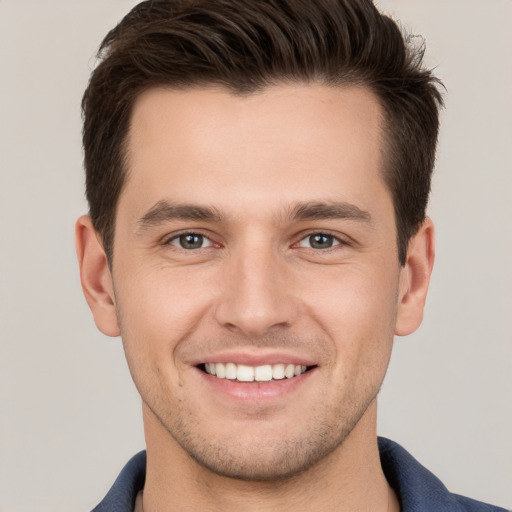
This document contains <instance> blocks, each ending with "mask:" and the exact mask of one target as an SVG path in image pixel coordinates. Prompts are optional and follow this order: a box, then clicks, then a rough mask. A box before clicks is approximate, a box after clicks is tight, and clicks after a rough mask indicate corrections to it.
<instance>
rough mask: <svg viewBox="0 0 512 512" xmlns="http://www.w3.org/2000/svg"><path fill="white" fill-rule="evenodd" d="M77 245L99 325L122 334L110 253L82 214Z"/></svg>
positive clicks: (83, 278) (83, 280) (85, 289)
mask: <svg viewBox="0 0 512 512" xmlns="http://www.w3.org/2000/svg"><path fill="white" fill-rule="evenodd" d="M75 245H76V254H77V257H78V265H79V267H80V281H81V283H82V290H83V292H84V296H85V300H86V301H87V304H89V307H90V308H91V311H92V314H93V316H94V321H95V322H96V326H97V327H98V329H99V330H100V331H101V332H103V333H104V334H106V335H107V336H119V334H120V330H119V324H118V322H117V315H116V307H115V297H114V287H113V283H112V276H111V273H110V269H109V266H108V261H107V256H106V254H105V251H104V249H103V244H102V243H101V239H100V236H99V234H98V232H97V231H96V230H95V229H94V226H93V224H92V221H91V218H90V217H89V216H88V215H83V216H82V217H80V218H79V219H78V220H77V222H76V225H75Z"/></svg>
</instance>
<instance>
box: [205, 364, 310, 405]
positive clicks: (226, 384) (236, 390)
mask: <svg viewBox="0 0 512 512" xmlns="http://www.w3.org/2000/svg"><path fill="white" fill-rule="evenodd" d="M197 371H198V372H199V373H200V376H201V377H202V379H203V382H204V383H205V384H206V385H207V386H208V387H210V389H213V391H214V392H216V393H218V394H222V395H227V396H228V397H231V398H233V399H235V400H242V401H248V400H249V401H256V402H260V401H267V400H273V399H276V398H279V397H281V396H283V395H287V394H288V393H292V392H293V391H295V390H296V389H297V388H298V387H299V386H301V385H302V384H304V383H305V382H306V381H307V380H309V379H310V378H311V377H312V376H313V374H315V373H316V368H312V369H311V370H308V371H306V372H305V373H302V374H301V375H298V376H297V377H292V378H291V379H287V378H284V379H280V380H271V381H268V382H257V381H253V382H239V381H237V380H231V379H219V378H218V377H215V376H213V375H210V374H209V373H206V372H204V371H202V370H200V369H199V368H197Z"/></svg>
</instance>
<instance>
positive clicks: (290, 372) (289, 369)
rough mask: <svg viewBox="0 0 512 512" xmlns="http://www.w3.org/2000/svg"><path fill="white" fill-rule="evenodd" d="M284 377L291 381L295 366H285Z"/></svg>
mask: <svg viewBox="0 0 512 512" xmlns="http://www.w3.org/2000/svg"><path fill="white" fill-rule="evenodd" d="M284 376H285V377H286V378H287V379H291V378H292V377H294V376H295V365H294V364H288V365H286V369H285V370H284Z"/></svg>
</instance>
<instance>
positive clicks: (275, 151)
mask: <svg viewBox="0 0 512 512" xmlns="http://www.w3.org/2000/svg"><path fill="white" fill-rule="evenodd" d="M381 116H382V110H381V108H380V105H379V103H378V101H377V99H376V98H375V97H374V96H373V94H372V93H370V92H369V91H367V90H365V89H362V88H330V87H327V86H323V85H319V84H315V85H311V84H310V85H289V84H282V85H278V86H273V87H271V88H268V89H266V90H264V91H263V92H259V93H257V94H253V95H249V96H235V95H233V94H231V93H229V92H228V91H226V90H223V89H220V88H210V89H208V88H198V89H190V90H187V91H175V90H165V89H152V90H149V91H146V92H145V93H143V94H142V95H141V96H140V97H139V98H138V100H137V102H136V104H135V107H134V111H133V116H132V123H131V129H130V133H129V139H128V148H129V150H128V179H127V182H126V186H125V188H124V190H123V192H122V194H121V196H120V199H119V203H118V209H117V215H116V230H115V239H114V255H113V261H112V271H110V269H109V266H108V264H107V260H106V256H105V253H104V251H103V248H102V245H101V239H100V237H99V235H98V234H97V233H96V232H95V230H94V228H93V226H92V223H91V221H90V219H89V218H88V217H87V216H84V217H81V218H80V219H79V220H78V222H77V252H78V258H79V262H80V268H81V279H82V285H83V289H84V293H85V296H86V299H87V301H88V303H89V305H90V307H91V309H92V311H93V314H94V318H95V321H96V324H97V326H98V328H99V329H100V330H101V331H102V332H104V333H105V334H107V335H109V336H117V335H119V334H121V336H122V339H123V344H124V348H125V353H126V358H127V361H128V365H129V367H130V371H131V373H132V376H133V379H134V382H135V384H136V386H137V388H138V390H139V392H140V394H141V397H142V402H143V415H144V426H145V434H146V443H147V452H148V467H147V480H146V486H145V490H144V509H145V511H146V512H148V511H152V510H153V511H154V510H159V511H166V510H171V509H172V510H197V511H205V510H206V511H217V510H218V511H221V510H222V511H226V510H241V509H243V510H248V511H260V510H261V511H263V510H278V509H279V510H297V509H301V504H302V506H303V504H304V502H305V500H307V503H308V510H310V511H315V510H318V511H320V510H322V511H326V510H337V511H349V510H350V511H363V510H368V511H370V510H372V511H380V510H382V511H386V510H388V509H389V510H398V508H399V507H398V502H397V500H396V497H395V495H394V493H393V492H392V491H390V489H389V487H388V485H387V482H386V480H385V478H384V475H383V473H382V470H381V467H380V462H379V455H378V449H377V443H376V396H377V393H378V390H379V388H380V386H381V383H382V380H383V378H384V375H385V372H386V369H387V366H388V362H389V358H390V355H391V349H392V344H393V337H394V335H395V334H398V335H405V334H409V333H410V332H413V331H414V330H415V329H416V328H417V327H418V326H419V325H420V323H421V320H422V314H423V307H424V302H425V297H426V293H427V288H428V282H429V277H430V273H431V270H432V265H433V259H434V244H433V227H432V223H431V222H430V220H429V219H426V220H425V222H424V223H423V225H422V226H421V228H420V229H419V231H418V233H417V234H416V235H415V237H414V238H413V239H412V240H411V242H410V244H409V251H408V256H407V262H406V265H405V266H403V267H402V266H400V265H399V262H398V253H397V246H396V226H395V221H394V213H393V204H392V200H391V195H390V193H389V191H388V190H387V188H386V186H385V184H384V181H383V180H382V177H381V148H382V137H383V134H382V132H381V128H380V125H381V120H382V117H381ZM183 205H186V207H185V208H183ZM190 205H192V206H194V207H195V208H196V211H197V208H198V207H200V208H203V209H205V208H208V209H209V213H210V214H213V215H210V216H209V217H207V216H205V215H202V216H197V215H196V216H195V217H196V218H191V215H190V208H188V206H190ZM312 205H313V206H315V208H316V212H317V214H316V215H314V214H313V213H314V212H313V210H314V208H312ZM319 205H320V206H319ZM333 205H335V206H336V207H335V208H333ZM163 206H164V207H163ZM169 206H172V208H170V207H169ZM177 206H178V208H176V207H177ZM299 206H300V207H302V209H300V208H299ZM298 211H300V212H302V215H298V214H297V213H298ZM318 211H321V212H322V214H321V215H320V214H318ZM177 213H179V216H178V217H177V216H176V214H177ZM201 213H202V214H204V213H205V212H201ZM207 213H208V212H207ZM185 214H186V215H185ZM183 231H185V232H188V233H191V232H192V233H196V234H198V235H201V236H202V237H203V239H202V240H203V243H202V245H201V244H199V245H200V246H198V248H184V247H183V246H182V244H181V242H182V241H183V238H181V239H180V238H179V236H180V235H182V234H183ZM314 234H324V236H326V238H323V241H324V242H326V243H324V245H323V246H320V247H318V246H316V245H314V244H313V245H312V243H311V242H312V241H313V242H314V239H311V238H310V237H311V235H314ZM180 240H181V242H180ZM195 240H196V241H198V240H199V241H201V239H200V238H196V239H195ZM180 244H181V245H180ZM329 245H331V246H330V247H329ZM236 358H239V359H244V358H245V359H244V360H246V359H248V360H250V361H255V360H256V359H257V360H258V361H260V360H261V361H268V360H270V359H272V358H274V359H277V360H279V359H283V358H288V359H289V360H299V359H300V360H302V361H304V362H306V364H307V365H308V366H309V367H311V371H308V372H307V373H306V374H304V375H303V376H301V377H300V378H299V379H297V380H296V381H294V382H296V384H294V385H293V386H289V383H284V381H283V383H284V384H282V383H281V382H278V383H277V384H275V383H274V384H275V385H274V387H267V388H265V387H264V386H267V385H266V384H256V383H251V384H232V385H231V384H230V386H231V387H228V388H226V389H224V388H219V386H218V382H219V379H216V378H215V377H211V376H207V375H206V374H205V373H204V372H202V371H201V370H200V369H199V368H198V365H199V364H200V363H202V362H209V361H214V362H215V361H217V362H220V361H222V360H223V359H225V361H224V362H227V361H229V360H232V359H236ZM258 358H259V359H258ZM283 385H288V386H289V388H283V387H280V386H283ZM246 390H248V391H247V393H246ZM265 390H272V392H271V393H270V392H269V393H270V396H266V395H265V392H266V391H265Z"/></svg>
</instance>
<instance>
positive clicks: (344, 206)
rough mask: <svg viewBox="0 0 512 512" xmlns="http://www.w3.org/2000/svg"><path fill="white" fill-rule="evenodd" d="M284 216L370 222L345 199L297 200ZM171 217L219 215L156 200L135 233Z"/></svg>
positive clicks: (214, 217)
mask: <svg viewBox="0 0 512 512" xmlns="http://www.w3.org/2000/svg"><path fill="white" fill-rule="evenodd" d="M284 218H286V219H290V220H324V219H348V220H355V221H362V222H366V223H371V222H372V217H371V215H370V214H369V212H367V211H365V210H361V208H359V207H358V206H356V205H354V204H350V203H346V202H320V201H316V202H315V201H313V202H300V203H297V204H295V205H293V206H292V207H290V208H289V209H288V210H287V211H286V213H285V215H284ZM172 220H195V221H203V222H221V221H222V215H221V214H220V212H219V211H218V210H217V209H216V208H214V207H211V206H200V205H195V204H187V203H172V202H169V201H167V200H161V201H158V202H157V203H156V204H155V205H154V206H153V207H152V208H150V209H149V210H148V211H147V212H146V213H145V214H144V215H143V216H142V217H141V218H140V219H139V220H138V225H139V230H138V231H139V232H143V231H145V230H146V229H148V228H151V227H154V226H158V225H161V224H164V223H165V222H169V221H172Z"/></svg>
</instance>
